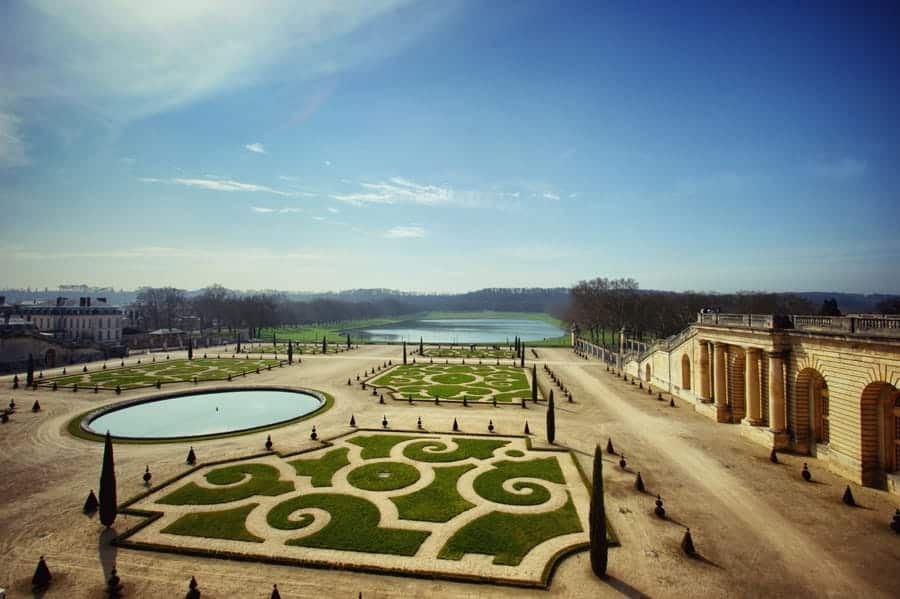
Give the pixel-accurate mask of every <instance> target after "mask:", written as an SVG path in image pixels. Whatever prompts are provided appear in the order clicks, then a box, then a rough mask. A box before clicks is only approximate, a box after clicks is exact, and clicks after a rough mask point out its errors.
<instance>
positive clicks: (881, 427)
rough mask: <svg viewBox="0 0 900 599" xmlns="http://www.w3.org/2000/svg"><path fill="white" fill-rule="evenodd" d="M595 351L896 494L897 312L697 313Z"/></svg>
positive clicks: (781, 445)
mask: <svg viewBox="0 0 900 599" xmlns="http://www.w3.org/2000/svg"><path fill="white" fill-rule="evenodd" d="M623 345H625V344H623ZM576 346H577V347H578V348H579V349H580V350H581V351H585V352H586V353H589V354H591V355H595V356H597V357H601V355H599V352H598V351H597V348H594V347H593V346H591V345H590V344H589V343H587V342H585V341H583V340H578V341H577V342H576ZM604 351H605V350H604ZM607 354H609V352H607ZM605 358H606V360H607V361H608V362H610V363H614V364H617V365H618V367H620V368H622V369H623V370H624V371H625V372H627V373H628V374H629V375H630V376H635V377H640V378H641V379H642V380H644V381H646V382H648V383H650V384H651V385H652V386H653V387H654V388H657V389H659V390H662V391H666V392H668V393H671V394H672V395H674V396H676V397H678V398H680V399H682V400H685V401H689V402H691V403H692V404H693V405H694V406H695V409H696V410H697V411H698V412H700V413H702V414H704V415H706V416H708V417H709V418H712V419H715V420H716V421H718V422H721V423H727V424H734V425H737V426H741V427H742V431H741V432H742V433H743V434H745V435H746V436H747V437H749V438H750V439H753V440H754V441H756V442H758V443H760V444H763V445H765V446H766V447H768V448H774V449H778V450H789V451H794V452H797V453H802V454H810V455H814V456H816V457H817V458H818V459H819V460H821V461H823V462H824V463H826V464H827V465H828V467H829V468H830V469H831V470H833V471H834V472H836V473H838V474H841V475H843V476H845V477H847V478H848V479H850V480H852V481H854V482H857V483H860V484H864V485H868V486H873V487H881V488H887V489H888V490H890V491H892V492H896V493H900V391H898V389H900V318H896V317H894V318H890V317H881V316H865V315H864V316H850V317H818V316H786V317H777V316H772V315H739V314H701V315H700V316H699V317H698V321H697V323H696V324H693V325H691V326H690V327H688V328H687V329H685V331H683V332H682V333H680V334H678V335H676V336H674V337H672V338H670V339H667V340H665V341H663V342H661V343H658V344H656V345H654V346H651V347H650V348H648V349H647V350H646V351H643V352H641V353H631V354H628V353H625V354H624V355H618V356H617V355H615V354H609V355H607V356H605Z"/></svg>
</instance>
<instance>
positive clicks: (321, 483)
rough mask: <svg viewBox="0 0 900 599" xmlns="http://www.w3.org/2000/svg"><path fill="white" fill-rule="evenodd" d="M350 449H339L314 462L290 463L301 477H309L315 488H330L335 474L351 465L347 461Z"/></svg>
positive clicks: (298, 461) (295, 461)
mask: <svg viewBox="0 0 900 599" xmlns="http://www.w3.org/2000/svg"><path fill="white" fill-rule="evenodd" d="M349 451H350V450H349V449H347V448H346V447H339V448H338V449H335V450H333V451H329V452H328V453H326V454H325V455H323V456H322V457H320V458H316V459H312V460H294V461H292V462H289V463H290V465H291V466H293V467H294V470H296V471H297V474H298V475H299V476H309V477H310V484H311V485H312V486H314V487H330V486H331V479H332V477H333V476H334V473H335V472H337V471H338V470H340V469H341V468H343V467H344V466H347V465H348V464H350V460H348V459H347V454H348V453H349Z"/></svg>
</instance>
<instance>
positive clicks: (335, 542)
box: [266, 493, 431, 556]
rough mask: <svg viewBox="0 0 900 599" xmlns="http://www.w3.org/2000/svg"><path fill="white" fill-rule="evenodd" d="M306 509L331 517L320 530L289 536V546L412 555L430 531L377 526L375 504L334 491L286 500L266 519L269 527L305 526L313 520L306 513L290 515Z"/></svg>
mask: <svg viewBox="0 0 900 599" xmlns="http://www.w3.org/2000/svg"><path fill="white" fill-rule="evenodd" d="M306 508H318V509H320V510H325V511H326V512H328V514H329V515H330V516H331V519H330V520H329V521H328V524H326V525H325V527H324V528H323V529H322V530H320V531H319V532H317V533H314V534H312V535H309V536H306V537H300V538H297V539H291V540H289V541H288V542H287V544H288V545H299V546H302V547H318V548H320V549H339V550H344V551H362V552H366V553H385V554H388V555H407V556H408V555H415V554H416V552H417V551H418V550H419V547H420V546H421V545H422V543H424V542H425V539H427V538H428V535H429V534H431V533H429V532H425V531H418V530H403V529H398V528H386V527H382V526H379V524H380V522H381V513H380V512H379V511H378V508H377V507H376V506H375V504H374V503H372V502H371V501H368V500H367V499H363V498H362V497H355V496H352V495H341V494H336V493H335V494H331V493H314V494H311V495H301V496H300V497H294V498H291V499H288V500H287V501H285V502H283V503H280V504H278V505H276V506H275V507H274V508H272V510H271V511H270V512H269V514H268V516H266V521H267V522H268V523H269V526H271V527H272V528H278V529H282V530H296V529H299V528H306V527H307V526H309V525H310V524H312V522H313V518H312V517H311V516H309V515H308V514H307V515H306V517H304V518H302V519H299V520H298V519H291V518H290V515H291V514H293V513H294V512H296V511H298V510H302V509H306Z"/></svg>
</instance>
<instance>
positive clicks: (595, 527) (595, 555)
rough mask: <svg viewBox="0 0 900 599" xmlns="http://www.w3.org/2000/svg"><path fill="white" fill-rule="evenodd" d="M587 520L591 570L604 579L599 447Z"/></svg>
mask: <svg viewBox="0 0 900 599" xmlns="http://www.w3.org/2000/svg"><path fill="white" fill-rule="evenodd" d="M588 520H589V523H590V539H591V569H592V570H593V571H594V574H595V575H596V576H599V577H600V578H605V577H606V566H607V562H608V560H609V544H608V541H607V538H606V505H605V503H604V497H603V456H602V454H601V453H600V446H599V445H597V446H596V447H595V448H594V478H593V482H592V489H591V507H590V515H589V516H588Z"/></svg>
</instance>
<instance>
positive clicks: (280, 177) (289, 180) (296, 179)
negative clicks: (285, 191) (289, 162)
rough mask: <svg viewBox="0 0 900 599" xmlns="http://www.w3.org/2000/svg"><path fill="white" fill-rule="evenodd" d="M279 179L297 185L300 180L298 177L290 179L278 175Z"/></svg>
mask: <svg viewBox="0 0 900 599" xmlns="http://www.w3.org/2000/svg"><path fill="white" fill-rule="evenodd" d="M278 178H279V179H281V180H282V181H288V182H290V183H296V182H297V181H299V180H300V179H299V178H298V177H288V176H287V175H278Z"/></svg>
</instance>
